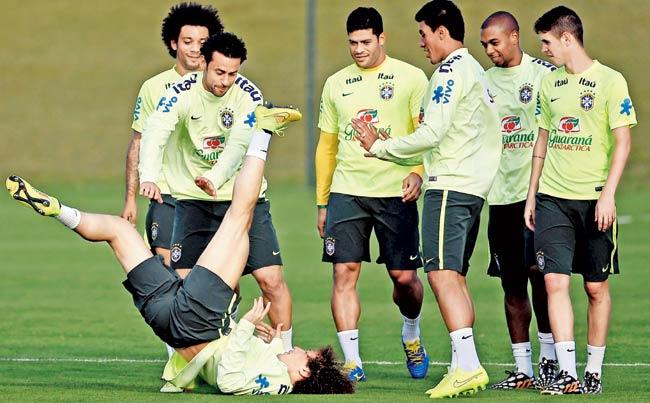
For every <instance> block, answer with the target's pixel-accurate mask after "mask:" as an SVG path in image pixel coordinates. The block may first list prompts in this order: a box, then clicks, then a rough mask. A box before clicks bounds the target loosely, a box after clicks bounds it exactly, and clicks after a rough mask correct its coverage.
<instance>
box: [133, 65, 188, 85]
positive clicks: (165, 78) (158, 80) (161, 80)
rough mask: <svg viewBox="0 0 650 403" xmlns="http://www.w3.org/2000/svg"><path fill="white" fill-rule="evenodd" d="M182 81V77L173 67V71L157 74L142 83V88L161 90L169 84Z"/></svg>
mask: <svg viewBox="0 0 650 403" xmlns="http://www.w3.org/2000/svg"><path fill="white" fill-rule="evenodd" d="M180 79H181V75H180V74H178V72H177V71H176V70H175V69H174V68H173V67H172V68H171V69H168V70H164V71H161V72H160V73H158V74H155V75H153V76H151V77H149V78H148V79H146V80H145V81H144V82H143V83H142V88H146V89H156V90H159V89H160V88H161V87H163V88H164V87H165V86H166V85H167V84H168V83H171V82H175V81H178V80H180Z"/></svg>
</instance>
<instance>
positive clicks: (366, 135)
mask: <svg viewBox="0 0 650 403" xmlns="http://www.w3.org/2000/svg"><path fill="white" fill-rule="evenodd" d="M352 128H353V129H354V130H355V131H356V132H355V134H354V138H356V139H357V140H359V143H360V145H361V147H363V148H364V149H365V150H366V151H370V147H372V145H373V144H375V141H377V140H378V139H379V132H378V131H377V128H375V126H373V125H372V124H371V123H365V122H362V121H361V120H360V119H356V118H355V119H352Z"/></svg>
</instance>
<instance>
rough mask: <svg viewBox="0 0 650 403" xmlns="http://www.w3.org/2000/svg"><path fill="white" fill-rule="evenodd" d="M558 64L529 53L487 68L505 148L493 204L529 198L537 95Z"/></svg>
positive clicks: (500, 134)
mask: <svg viewBox="0 0 650 403" xmlns="http://www.w3.org/2000/svg"><path fill="white" fill-rule="evenodd" d="M555 69H556V68H555V66H553V65H552V64H551V63H549V62H546V61H544V60H541V59H534V58H532V57H530V56H528V55H527V54H525V53H524V54H523V55H522V57H521V63H520V64H519V65H518V66H514V67H507V68H502V67H492V68H491V69H489V70H488V71H486V72H485V76H486V79H487V82H488V87H489V91H490V94H491V95H492V97H493V98H494V102H495V104H496V106H497V111H498V112H499V119H500V122H499V129H498V132H497V133H494V135H495V136H497V137H501V140H502V144H503V147H502V150H501V162H500V163H499V171H498V172H497V175H496V177H495V178H494V184H493V185H492V189H490V193H489V194H488V203H490V205H503V204H512V203H517V202H520V201H522V200H526V195H527V193H528V183H529V181H530V170H531V166H532V165H531V162H530V159H531V156H532V153H533V146H534V145H535V140H536V138H537V122H536V120H535V109H536V104H537V103H536V99H537V94H538V92H539V85H540V82H541V81H542V77H544V76H545V75H546V74H548V73H550V72H551V71H553V70H555Z"/></svg>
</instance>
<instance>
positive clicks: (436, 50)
mask: <svg viewBox="0 0 650 403" xmlns="http://www.w3.org/2000/svg"><path fill="white" fill-rule="evenodd" d="M418 32H419V33H420V47H421V48H422V49H423V50H424V56H425V57H426V58H427V59H429V61H430V62H431V64H438V63H440V62H441V61H443V60H444V58H445V57H447V52H446V50H445V47H444V36H445V33H446V34H447V35H448V34H449V33H448V32H446V28H445V27H443V26H440V27H438V28H436V30H435V31H433V30H432V29H431V27H430V26H428V25H427V24H426V23H425V22H424V21H420V22H419V23H418Z"/></svg>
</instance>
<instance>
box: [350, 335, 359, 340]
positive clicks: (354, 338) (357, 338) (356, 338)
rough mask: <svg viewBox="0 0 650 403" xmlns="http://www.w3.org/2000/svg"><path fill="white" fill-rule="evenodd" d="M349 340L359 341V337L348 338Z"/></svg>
mask: <svg viewBox="0 0 650 403" xmlns="http://www.w3.org/2000/svg"><path fill="white" fill-rule="evenodd" d="M350 340H359V336H357V337H350Z"/></svg>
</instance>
